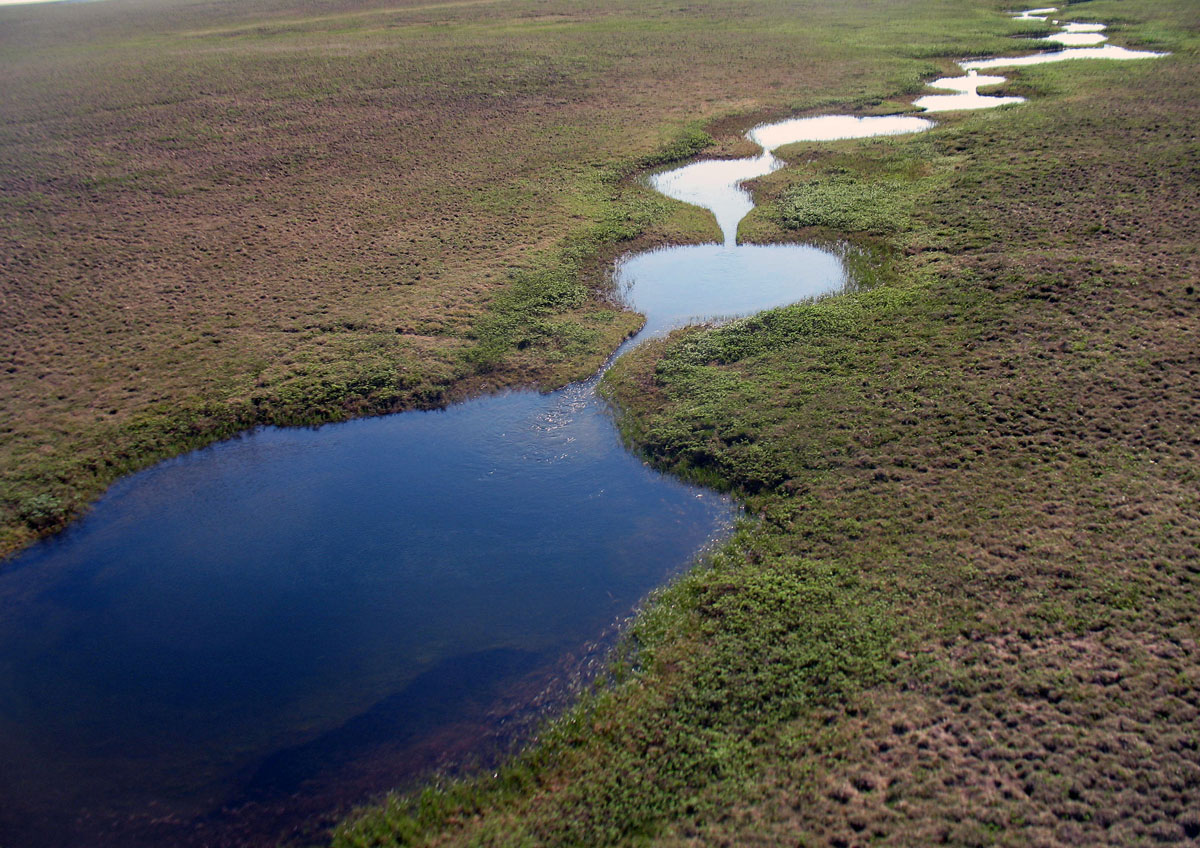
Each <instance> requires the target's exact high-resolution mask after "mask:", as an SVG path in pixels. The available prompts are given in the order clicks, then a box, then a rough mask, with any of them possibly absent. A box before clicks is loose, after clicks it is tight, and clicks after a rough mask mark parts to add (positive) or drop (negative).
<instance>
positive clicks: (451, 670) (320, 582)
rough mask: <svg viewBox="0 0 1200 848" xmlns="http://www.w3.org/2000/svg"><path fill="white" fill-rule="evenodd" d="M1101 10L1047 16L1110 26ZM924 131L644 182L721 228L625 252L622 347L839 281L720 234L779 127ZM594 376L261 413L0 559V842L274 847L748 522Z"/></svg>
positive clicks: (422, 766) (769, 166)
mask: <svg viewBox="0 0 1200 848" xmlns="http://www.w3.org/2000/svg"><path fill="white" fill-rule="evenodd" d="M1055 11H1056V10H1054V9H1038V10H1031V11H1030V12H1026V13H1023V15H1021V16H1020V17H1023V18H1029V19H1031V18H1035V17H1037V16H1039V15H1050V14H1052V13H1054V12H1055ZM1101 29H1102V27H1101V26H1100V25H1099V24H1070V23H1068V24H1066V25H1065V26H1063V33H1062V35H1063V36H1086V37H1087V38H1088V39H1095V38H1099V39H1100V40H1103V38H1104V36H1103V35H1102V34H1101V33H1100V30H1101ZM1058 41H1059V43H1063V44H1078V43H1086V44H1089V45H1090V44H1092V43H1093V41H1091V40H1089V41H1086V42H1078V41H1063V40H1062V38H1059V39H1058ZM1097 51H1099V52H1097ZM1104 51H1107V52H1104ZM1100 53H1103V55H1104V56H1105V57H1109V58H1142V57H1147V56H1156V55H1160V54H1154V53H1146V52H1140V53H1139V52H1136V51H1123V52H1122V48H1118V47H1113V46H1111V45H1107V44H1106V45H1104V46H1103V47H1092V46H1084V47H1069V48H1068V49H1065V50H1061V51H1056V52H1055V53H1046V54H1040V55H1038V56H1031V57H1023V58H1015V59H992V60H983V61H972V62H962V63H960V66H961V67H962V68H963V69H964V70H966V71H967V72H968V73H967V75H966V76H963V77H956V78H947V79H940V80H936V81H935V82H934V83H933V85H934V87H936V88H939V89H944V90H949V91H952V92H955V93H953V94H932V95H928V96H927V97H923V98H921V99H920V100H918V101H917V105H919V106H923V107H924V108H925V109H926V110H927V111H945V110H949V109H976V108H984V107H985V106H998V105H1002V104H1005V103H1015V102H1019V101H1020V100H1021V98H1016V97H989V96H985V95H980V94H979V93H978V91H977V89H978V88H979V87H980V86H984V85H995V84H998V83H1000V82H1003V78H1002V77H996V76H986V75H979V74H978V73H977V70H981V69H985V68H992V67H1004V66H1013V65H1025V64H1034V63H1035V62H1039V61H1058V60H1060V59H1065V58H1085V56H1084V55H1083V54H1087V55H1089V56H1090V55H1100ZM931 126H933V122H932V121H930V120H929V119H927V118H923V117H917V116H912V115H906V116H886V117H853V116H837V115H834V116H822V117H814V118H799V119H792V120H785V121H781V122H778V123H774V124H769V125H763V126H759V127H755V128H754V129H753V130H751V131H750V132H749V133H748V137H749V138H750V139H751V140H753V141H755V142H756V143H757V144H759V145H760V146H761V147H762V149H763V150H762V153H761V154H759V155H757V156H753V157H748V158H745V159H737V160H718V161H701V162H695V163H692V164H688V165H685V166H683V167H680V168H676V169H673V170H670V171H667V172H665V173H661V174H658V175H656V176H654V177H652V179H651V184H652V185H653V187H654V188H655V189H657V190H658V191H660V192H662V193H663V194H666V195H668V196H670V197H673V198H676V199H679V200H682V201H685V202H688V203H693V204H696V205H699V206H702V207H704V208H706V209H709V210H711V211H712V213H713V214H714V216H715V218H716V220H717V223H718V225H719V227H720V229H721V232H722V235H723V241H722V243H721V244H707V245H695V246H684V247H669V248H664V249H661V250H654V251H650V252H647V253H643V254H640V255H637V256H631V257H628V258H626V259H624V260H623V261H622V262H621V263H620V264H619V266H618V268H617V270H616V282H617V284H618V286H619V287H620V290H621V292H622V294H623V296H624V297H625V299H626V300H627V302H628V304H629V305H630V307H631V308H633V309H636V310H637V311H639V312H642V313H644V314H645V315H646V327H645V328H644V330H643V331H642V333H641V334H640V335H639V336H638V337H637V339H636V340H635V341H634V342H630V343H627V345H626V346H623V347H622V350H624V349H627V347H628V345H629V344H632V343H636V342H640V341H643V340H645V339H646V338H650V337H653V336H656V335H661V334H663V333H665V332H667V331H669V330H670V329H671V328H673V327H677V326H680V325H683V324H686V323H693V322H696V321H698V320H708V319H715V318H727V317H734V316H739V315H746V314H751V313H754V312H758V311H761V310H763V309H767V308H771V307H774V306H780V305H785V304H789V303H794V302H796V301H799V300H803V299H806V298H811V297H816V296H819V295H824V294H828V293H831V292H837V291H841V290H843V289H845V288H846V287H847V286H848V285H849V284H850V281H849V280H848V279H847V274H846V270H845V268H844V266H843V264H842V262H841V261H840V260H839V259H838V257H836V256H835V255H833V254H832V253H829V252H827V251H824V250H820V249H817V248H815V247H811V246H805V245H738V244H737V226H738V222H739V221H741V220H742V218H744V217H745V215H746V214H747V213H748V212H749V211H750V210H751V209H752V208H753V201H752V199H751V197H750V195H749V193H748V192H747V191H745V189H744V188H743V187H742V183H743V182H744V181H746V180H749V179H752V178H754V177H758V176H762V175H764V174H767V173H770V172H771V171H774V170H776V169H778V168H780V167H782V164H783V163H782V162H781V161H780V160H779V159H777V158H776V157H775V155H774V153H773V151H775V150H777V149H778V148H780V147H782V146H783V145H786V144H791V143H795V142H799V141H823V140H832V139H842V138H865V137H870V136H881V135H893V134H897V133H911V132H919V131H922V130H925V129H928V128H929V127H931ZM598 379H599V375H597V376H596V377H593V378H592V379H590V380H588V381H585V382H582V383H576V384H572V385H570V386H567V387H566V388H564V389H562V390H560V391H557V392H554V393H552V394H546V395H543V394H538V393H536V392H528V391H513V392H507V393H503V394H499V395H495V396H489V397H482V398H477V399H475V400H471V401H468V402H465V403H461V404H457V405H455V406H453V407H450V408H448V409H446V410H443V411H439V412H408V413H402V414H399V415H392V416H386V417H382V418H374V419H367V420H359V421H353V422H349V423H345V424H338V425H330V426H325V427H322V428H320V429H317V430H310V429H272V428H266V429H262V430H258V431H256V432H253V433H250V434H247V435H245V436H243V437H240V438H235V439H232V440H230V441H227V442H224V443H221V444H218V445H215V446H213V447H211V448H206V449H204V450H201V451H197V452H195V453H191V454H188V455H185V456H182V457H179V458H177V459H174V460H170V461H168V462H164V463H162V464H160V465H158V466H155V467H154V468H151V469H149V470H147V471H144V472H142V473H139V474H136V475H133V476H131V477H129V478H127V479H125V480H122V481H120V482H118V483H117V484H116V485H114V486H113V487H112V489H111V491H110V492H109V493H108V494H107V495H105V497H104V498H103V499H102V500H101V501H99V502H98V503H97V504H96V506H95V508H94V509H93V510H92V512H91V513H90V514H89V515H88V516H87V517H86V518H85V519H83V520H82V521H81V522H79V523H78V525H77V526H74V527H72V528H71V529H70V530H68V531H67V532H66V533H64V534H63V535H62V536H61V537H59V538H56V539H52V540H50V541H47V542H45V543H42V544H39V545H37V546H36V547H34V548H32V549H30V550H29V551H27V552H25V553H24V554H23V555H21V556H19V557H18V558H16V559H15V560H14V561H13V562H11V563H8V564H7V567H6V569H5V570H4V572H3V573H0V608H2V609H3V610H4V613H3V615H2V616H0V762H2V763H3V764H4V768H2V769H0V797H2V798H4V802H5V803H4V805H3V806H2V807H0V845H41V846H60V845H61V846H66V845H75V844H81V840H82V841H86V844H89V845H100V846H106V845H111V846H117V845H119V846H137V845H165V844H170V845H186V844H202V843H206V841H209V840H211V844H220V843H221V842H222V840H224V841H226V842H230V841H232V842H240V843H246V844H251V843H255V844H273V839H274V837H275V836H277V835H278V834H279V833H283V832H285V831H286V830H287V829H288V828H289V827H290V825H291V823H294V822H295V821H298V820H302V819H304V818H305V817H309V818H311V817H313V816H314V815H318V814H320V813H324V812H326V811H328V810H330V809H335V808H338V807H344V806H345V805H346V804H348V803H355V802H360V801H361V800H363V799H364V798H365V797H367V796H368V795H369V794H371V793H373V792H378V791H381V790H384V789H386V788H388V787H390V786H393V785H395V784H398V783H403V782H404V781H406V780H408V779H411V778H413V777H414V776H417V775H420V774H422V773H423V772H425V771H427V770H428V769H430V768H432V767H436V766H439V765H441V764H444V763H445V762H448V761H453V760H454V758H456V757H457V758H459V759H462V758H463V757H465V756H467V755H470V754H472V753H478V750H479V747H480V740H481V739H485V738H489V739H490V738H494V737H495V738H499V737H500V736H502V735H503V734H502V732H500V731H498V730H497V728H498V727H501V726H502V725H504V723H505V722H507V721H514V722H515V721H517V717H518V713H520V710H521V707H520V705H521V704H524V703H526V702H528V701H530V700H534V696H535V695H536V694H537V692H538V691H539V690H540V688H542V687H544V686H545V685H546V681H548V680H552V679H554V678H555V675H561V674H562V673H563V669H564V668H569V667H571V663H572V657H577V656H579V655H580V653H581V652H584V651H586V650H587V646H588V645H589V643H592V642H593V641H594V640H596V639H597V638H598V636H599V635H600V634H602V633H604V632H605V631H606V630H608V629H610V628H611V627H612V625H613V624H614V623H615V622H618V621H620V620H622V619H623V618H624V617H626V616H628V615H629V614H630V612H631V611H632V610H633V609H634V607H635V606H636V604H637V603H638V601H639V599H641V598H642V597H643V596H644V595H645V594H646V593H647V592H648V591H649V590H651V589H652V588H654V587H655V586H658V585H661V584H662V583H663V582H664V581H666V580H668V579H670V577H671V576H672V575H674V574H677V573H678V572H679V571H680V569H682V568H684V567H686V566H687V565H688V564H689V562H690V561H691V560H692V558H693V557H694V555H695V554H696V552H697V551H699V550H701V549H702V548H703V547H704V546H705V545H706V544H710V543H712V542H713V541H714V540H717V539H719V538H721V537H722V536H723V535H724V534H725V533H727V532H728V530H729V528H730V527H731V524H732V522H733V521H734V520H735V518H736V516H737V513H738V509H737V506H736V504H734V503H733V502H732V501H731V500H730V499H729V498H727V497H725V496H722V495H719V494H716V493H714V492H711V491H707V490H705V489H702V488H699V487H696V486H691V485H687V484H684V483H681V482H680V481H678V480H675V479H673V478H670V477H667V476H664V475H662V474H659V473H657V472H655V471H653V470H651V469H649V468H647V467H646V466H644V465H643V464H642V463H641V462H640V461H639V460H638V459H637V458H636V457H634V456H632V455H631V454H630V453H629V452H628V451H626V450H625V449H624V447H623V446H622V444H621V442H620V439H619V437H618V435H617V433H616V430H615V428H614V427H613V424H612V420H611V414H610V411H609V409H608V408H607V406H606V404H605V403H604V401H603V400H601V399H599V398H598V397H597V395H596V392H595V386H596V382H597V380H598ZM514 705H517V706H514ZM221 833H224V834H225V836H223V837H222V836H219V834H221ZM206 834H210V835H206ZM211 834H218V836H217V837H213V836H211Z"/></svg>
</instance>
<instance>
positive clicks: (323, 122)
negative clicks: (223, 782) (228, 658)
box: [0, 0, 1036, 554]
mask: <svg viewBox="0 0 1200 848" xmlns="http://www.w3.org/2000/svg"><path fill="white" fill-rule="evenodd" d="M1029 29H1030V26H1029V24H1028V23H1015V22H1014V23H1005V22H1003V21H1000V22H997V20H996V16H995V14H994V13H993V12H992V11H991V10H990V9H988V8H985V7H983V6H977V7H968V8H963V7H962V6H961V4H960V3H957V2H952V0H933V2H929V0H923V2H915V0H909V2H903V3H899V4H894V5H892V7H891V8H890V9H889V10H887V11H886V12H885V11H884V10H882V9H880V8H879V7H878V4H876V3H873V2H869V0H852V2H848V3H839V4H827V3H819V2H815V1H814V2H805V3H800V4H797V3H794V2H784V0H762V1H761V2H753V3H745V4H739V5H736V6H734V7H732V8H730V6H729V4H727V3H722V2H717V0H702V1H701V2H697V3H691V4H688V5H687V6H686V7H681V6H680V5H679V4H678V3H674V2H666V0H648V2H646V0H637V2H634V0H590V2H589V0H583V1H582V2H578V0H570V2H568V0H545V1H543V0H482V2H465V3H456V2H451V3H419V2H411V0H409V1H408V2H405V0H399V1H398V2H393V3H388V4H383V5H380V4H375V3H367V2H365V0H318V2H305V3H296V2H294V0H263V2H255V3H234V2H204V3H184V2H179V0H106V2H104V3H90V4H65V3H64V4H53V3H52V4H39V5H24V6H8V7H3V8H0V72H2V73H3V77H4V80H5V84H4V86H3V87H2V88H0V181H2V182H0V204H2V214H0V263H2V265H0V284H2V286H3V289H2V290H0V291H2V292H3V309H2V310H0V343H2V344H3V348H4V353H5V356H4V359H5V365H4V368H3V370H2V373H0V381H2V382H0V391H2V392H3V397H4V399H5V402H4V409H3V421H2V430H0V432H2V437H3V438H2V441H0V469H2V470H0V554H3V553H6V552H12V551H14V550H16V549H18V548H19V547H21V546H23V545H25V544H27V543H28V542H29V541H30V540H31V539H32V538H34V537H35V536H37V535H38V534H44V533H47V532H53V531H55V530H57V529H59V528H61V527H62V526H63V524H64V523H66V522H67V521H69V520H70V519H71V518H72V517H74V516H76V515H78V514H79V513H80V511H81V510H82V509H84V508H85V507H86V504H87V503H88V502H89V501H91V500H92V499H93V498H95V497H96V496H97V495H98V494H100V493H101V492H102V491H103V490H104V488H105V487H106V486H107V485H108V484H109V483H111V482H112V481H113V480H114V479H115V478H117V477H118V476H120V475H122V474H125V473H128V472H130V471H132V470H135V469H138V468H141V467H144V466H146V465H148V464H150V463H152V462H154V461H156V460H158V459H161V458H163V457H166V456H170V455H173V454H176V453H179V452H181V451H184V450H187V449H190V448H194V447H198V446H201V445H204V444H206V443H209V442H211V441H213V440H215V439H219V438H223V437H226V436H229V435H231V434H233V433H235V432H238V431H240V430H244V429H246V428H249V427H253V426H256V425H259V424H317V423H321V422H325V421H332V420H338V419H343V418H347V417H350V416H355V415H364V414H373V413H379V412H386V411H394V410H400V409H406V408H417V407H430V406H437V405H441V404H444V403H446V402H448V401H450V400H451V399H454V398H457V397H462V396H464V395H466V394H469V393H471V392H478V391H484V390H487V389H491V388H495V387H498V386H506V385H518V384H520V385H537V386H541V387H544V388H545V387H552V386H556V385H560V384H562V383H564V382H566V381H568V380H569V379H572V378H578V377H582V376H584V375H587V374H589V373H591V372H592V371H594V370H595V368H596V367H598V365H599V364H600V363H601V362H602V360H603V358H604V357H605V356H606V355H607V354H608V352H610V351H611V350H612V348H613V347H615V345H616V343H617V342H618V341H619V340H620V339H621V338H622V337H624V336H625V335H627V334H628V333H629V332H630V331H632V330H633V329H634V328H636V326H637V324H638V321H637V318H636V316H633V315H631V314H629V313H628V312H625V311H623V310H621V309H620V308H619V307H617V306H616V305H615V304H613V303H612V302H611V297H610V291H609V286H608V282H607V275H606V269H607V268H608V267H609V264H610V263H611V260H612V259H613V258H614V257H615V256H616V255H618V254H619V253H620V252H622V251H625V250H627V249H629V248H631V247H635V246H638V245H646V244H652V243H660V242H662V241H666V240H672V241H684V242H686V241H696V240H700V239H702V238H705V237H709V236H712V235H713V231H712V225H711V224H710V223H709V221H708V219H707V217H706V216H704V215H702V214H700V213H698V212H697V211H696V210H692V209H685V208H683V207H681V206H679V205H678V204H673V203H670V202H668V201H666V200H664V199H663V198H661V197H659V196H657V195H656V194H654V193H653V192H651V191H650V190H649V189H647V188H645V187H643V186H642V185H641V184H640V183H639V182H637V181H636V180H633V179H631V177H632V176H633V175H634V174H635V172H636V171H637V170H638V169H640V168H645V167H648V166H651V165H654V164H656V163H661V162H666V161H671V160H675V159H679V158H683V157H687V156H689V155H691V154H693V153H695V152H696V151H697V150H699V149H700V148H702V147H704V146H705V145H709V144H710V142H712V141H713V139H712V138H711V137H710V136H709V134H707V133H705V132H704V131H703V130H702V129H701V124H712V123H713V122H716V124H715V125H714V126H715V133H716V136H717V139H716V140H717V142H718V143H717V144H715V145H710V148H709V149H710V150H718V151H719V150H721V149H723V146H722V144H721V142H723V143H724V146H736V147H738V149H742V148H744V143H742V142H741V140H740V135H739V134H738V133H736V132H733V129H734V128H736V129H741V127H742V124H743V123H744V122H743V121H741V117H742V116H745V115H747V114H751V113H753V114H761V115H764V116H767V115H773V116H775V115H778V116H781V115H785V114H789V113H792V112H794V111H796V110H804V109H813V108H817V107H823V106H828V105H830V104H834V103H837V104H842V105H845V104H849V105H851V106H853V107H854V108H858V109H871V108H876V109H878V108H881V107H882V106H883V104H881V103H880V97H881V93H885V94H888V95H906V94H911V93H913V92H916V91H917V90H918V89H919V88H920V85H921V80H922V79H923V78H927V77H929V76H930V75H931V74H934V73H935V72H936V71H938V70H939V69H941V68H942V67H943V66H944V65H945V57H947V56H951V55H958V54H959V53H961V52H962V51H963V50H967V51H968V52H971V53H978V54H988V53H994V52H996V51H997V50H1000V49H1003V48H1005V47H1006V46H1007V44H1008V42H1006V39H1005V38H1004V37H1003V36H1004V35H1006V34H1009V33H1012V32H1020V31H1028V30H1029ZM1034 29H1036V27H1034ZM909 45H918V46H917V47H915V48H914V47H910V46H909ZM731 117H732V118H736V119H737V120H736V121H735V123H737V126H736V127H733V125H729V127H725V128H722V127H721V126H720V121H721V119H727V118H731Z"/></svg>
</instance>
